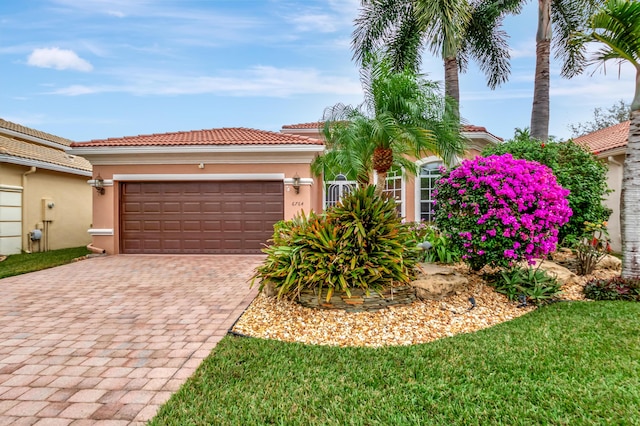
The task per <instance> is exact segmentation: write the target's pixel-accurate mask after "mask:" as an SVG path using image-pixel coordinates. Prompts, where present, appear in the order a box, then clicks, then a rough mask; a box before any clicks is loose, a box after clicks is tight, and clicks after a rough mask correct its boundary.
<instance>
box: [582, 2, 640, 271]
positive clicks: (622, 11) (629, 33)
mask: <svg viewBox="0 0 640 426" xmlns="http://www.w3.org/2000/svg"><path fill="white" fill-rule="evenodd" d="M587 27H588V28H589V31H590V32H588V33H586V32H585V33H581V34H578V35H577V36H574V38H573V42H575V44H576V45H578V46H583V45H584V44H585V43H588V42H593V41H594V42H598V43H601V44H603V45H604V46H603V47H602V48H601V49H600V50H598V51H597V52H596V53H595V55H594V56H593V58H592V60H591V61H590V62H588V63H587V64H590V63H591V64H604V63H605V62H607V61H608V60H611V59H613V60H616V61H618V62H624V61H627V62H629V63H631V64H632V65H633V66H634V67H635V69H636V87H635V94H634V97H633V101H632V102H631V124H630V126H629V138H628V144H627V152H626V157H625V160H624V169H623V170H624V171H623V176H622V192H621V197H620V212H621V218H620V219H621V220H620V222H621V226H622V277H624V278H631V277H640V2H638V1H633V0H631V1H630V0H608V1H606V2H605V4H604V6H603V7H602V8H601V9H600V10H599V11H598V12H596V13H595V14H594V15H593V16H592V17H591V18H590V20H589V23H588V26H587Z"/></svg>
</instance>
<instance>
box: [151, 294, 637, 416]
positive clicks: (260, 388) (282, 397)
mask: <svg viewBox="0 0 640 426" xmlns="http://www.w3.org/2000/svg"><path fill="white" fill-rule="evenodd" d="M639 354H640V303H633V302H572V303H556V304H553V305H549V306H545V307H542V308H540V309H538V310H536V311H534V312H532V313H531V314H528V315H525V316H523V317H520V318H517V319H515V320H513V321H510V322H507V323H503V324H500V325H498V326H495V327H493V328H490V329H486V330H483V331H480V332H477V333H473V334H466V335H458V336H455V337H452V338H448V339H443V340H439V341H436V342H432V343H428V344H423V345H416V346H405V347H387V348H379V349H372V348H336V347H322V346H305V345H302V344H294V343H283V342H277V341H268V340H260V339H250V338H249V339H248V338H241V337H232V336H227V337H225V338H224V339H223V340H222V341H221V342H220V343H219V344H218V345H217V346H216V348H215V349H214V351H213V352H212V353H211V355H210V356H209V357H208V358H207V359H206V360H205V361H204V362H203V363H202V365H201V366H200V367H199V368H198V370H197V371H196V372H195V374H194V375H193V376H192V377H191V378H190V379H189V380H188V381H187V382H186V383H185V385H184V386H183V387H182V388H181V389H180V390H179V391H178V392H177V393H176V394H174V395H173V396H172V397H171V399H170V400H169V401H168V402H167V403H166V404H165V405H164V406H163V407H161V409H160V411H159V413H158V415H157V416H156V418H155V419H153V420H152V421H151V423H150V424H151V425H210V424H220V425H223V424H224V425H226V424H229V425H236V424H238V425H239V424H247V425H248V424H252V425H253V424H322V425H343V424H344V425H390V424H393V425H426V424H429V425H431V424H439V425H450V424H464V425H475V424H482V425H484V424H505V425H507V424H508V425H530V424H562V425H566V424H587V425H589V424H594V425H595V424H620V425H627V424H628V425H633V424H640V417H639V416H638V413H639V412H640V355H639Z"/></svg>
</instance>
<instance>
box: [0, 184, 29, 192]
mask: <svg viewBox="0 0 640 426" xmlns="http://www.w3.org/2000/svg"><path fill="white" fill-rule="evenodd" d="M22 189H23V188H22V187H21V186H13V185H0V191H4V192H22Z"/></svg>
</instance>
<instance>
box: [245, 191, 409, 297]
mask: <svg viewBox="0 0 640 426" xmlns="http://www.w3.org/2000/svg"><path fill="white" fill-rule="evenodd" d="M416 245H417V241H416V240H415V238H414V237H413V234H412V232H411V231H410V229H409V226H408V225H405V224H402V223H401V221H400V219H399V218H398V216H397V213H396V207H395V202H394V201H393V200H389V199H387V198H386V197H384V196H380V195H377V194H376V193H375V187H374V186H366V187H364V188H361V189H357V190H355V191H354V192H352V193H351V194H349V195H348V196H346V197H344V198H343V199H342V200H341V201H340V203H338V204H337V205H336V206H334V207H332V208H330V209H328V210H327V211H326V212H325V213H324V214H322V215H319V214H316V213H310V214H309V215H308V216H305V215H304V213H301V214H299V215H298V216H296V217H295V218H294V219H293V220H291V221H287V222H280V223H279V224H278V225H277V226H276V227H275V233H274V236H273V244H272V245H270V246H269V247H267V248H265V249H264V250H263V251H264V252H265V253H266V254H267V259H266V260H265V262H264V264H263V265H261V266H259V267H258V268H257V271H256V274H255V275H254V277H253V281H252V285H253V284H254V283H255V280H256V279H260V290H262V289H263V288H264V286H265V285H266V284H268V283H270V284H272V285H273V286H274V288H275V290H276V291H277V295H278V297H286V298H295V297H298V296H299V295H300V292H301V291H302V290H304V289H313V290H315V291H317V293H318V295H319V297H321V296H322V295H323V294H324V292H325V291H326V300H327V301H328V300H329V299H331V296H332V295H333V293H334V292H336V291H337V292H343V293H345V294H346V295H347V296H350V295H351V290H352V289H354V288H360V289H362V290H364V291H365V292H366V293H369V291H371V290H373V291H382V290H383V289H384V288H385V287H389V286H392V285H395V284H396V283H407V282H409V281H410V280H411V278H412V277H413V268H414V266H415V265H416V263H417V261H418V255H419V249H418V248H417V246H416Z"/></svg>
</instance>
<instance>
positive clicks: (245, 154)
mask: <svg viewBox="0 0 640 426" xmlns="http://www.w3.org/2000/svg"><path fill="white" fill-rule="evenodd" d="M71 147H72V148H71V150H70V152H71V153H73V154H76V155H81V156H83V157H84V158H86V159H87V160H89V161H90V162H91V164H92V165H93V179H91V181H90V183H91V185H93V186H94V187H95V188H96V190H94V191H93V227H92V228H91V229H90V230H89V233H90V234H91V235H92V237H93V243H92V244H93V246H94V248H96V249H98V250H104V251H106V252H107V253H110V254H117V253H132V254H134V253H184V254H200V253H203V254H204V253H207V254H208V253H212V254H234V253H249V254H251V253H261V248H263V247H264V244H266V242H267V240H268V239H269V238H271V236H272V235H273V225H274V223H276V222H278V221H280V220H283V219H291V218H292V217H293V216H294V215H295V214H296V213H297V212H299V211H305V212H309V211H310V210H315V211H318V210H322V184H321V183H320V184H318V183H317V182H315V181H314V179H313V178H312V176H311V171H310V164H311V162H312V161H313V159H314V158H315V156H316V155H318V154H320V153H322V151H323V149H324V144H323V142H322V141H321V140H318V139H314V138H309V137H305V136H299V135H287V134H283V133H277V132H268V131H262V130H253V129H246V128H222V129H211V130H195V131H188V132H176V133H165V134H152V135H141V136H132V137H123V138H116V139H105V140H93V141H89V142H85V143H73V144H72V145H71Z"/></svg>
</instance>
